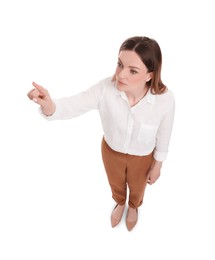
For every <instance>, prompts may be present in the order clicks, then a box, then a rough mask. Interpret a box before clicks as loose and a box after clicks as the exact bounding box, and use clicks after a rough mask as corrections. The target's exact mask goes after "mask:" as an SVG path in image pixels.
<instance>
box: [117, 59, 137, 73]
mask: <svg viewBox="0 0 215 260" xmlns="http://www.w3.org/2000/svg"><path fill="white" fill-rule="evenodd" d="M118 60H119V61H120V63H122V65H123V62H122V61H121V60H120V58H118ZM128 67H129V68H132V69H138V70H140V68H138V67H135V66H128Z"/></svg>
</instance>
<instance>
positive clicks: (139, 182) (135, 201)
mask: <svg viewBox="0 0 215 260" xmlns="http://www.w3.org/2000/svg"><path fill="white" fill-rule="evenodd" d="M152 162H153V154H152V153H151V154H149V155H146V156H134V155H127V182H128V187H129V201H128V204H129V206H130V207H132V208H137V207H139V206H141V205H142V203H143V197H144V192H145V188H146V185H147V181H148V171H149V169H150V167H151V165H152Z"/></svg>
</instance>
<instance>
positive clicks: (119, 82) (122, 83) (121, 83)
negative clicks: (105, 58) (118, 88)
mask: <svg viewBox="0 0 215 260" xmlns="http://www.w3.org/2000/svg"><path fill="white" fill-rule="evenodd" d="M118 84H119V85H127V84H126V83H124V82H122V81H120V80H118Z"/></svg>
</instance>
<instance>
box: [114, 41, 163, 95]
mask: <svg viewBox="0 0 215 260" xmlns="http://www.w3.org/2000/svg"><path fill="white" fill-rule="evenodd" d="M122 50H131V51H135V52H136V53H137V55H138V56H139V57H140V59H141V60H142V62H143V63H144V64H145V66H146V68H147V69H148V72H152V78H151V80H149V81H148V82H146V85H147V86H148V87H149V88H151V92H152V93H153V94H162V93H164V92H165V90H166V86H165V85H164V84H163V82H162V80H161V66H162V54H161V49H160V47H159V45H158V43H157V42H156V41H155V40H154V39H150V38H148V37H140V36H135V37H131V38H128V39H127V40H125V41H124V42H123V43H122V45H121V47H120V49H119V52H120V51H122Z"/></svg>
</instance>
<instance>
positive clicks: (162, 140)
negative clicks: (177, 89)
mask: <svg viewBox="0 0 215 260" xmlns="http://www.w3.org/2000/svg"><path fill="white" fill-rule="evenodd" d="M174 115H175V100H174V97H173V99H172V102H171V104H170V106H169V108H168V111H167V112H166V113H165V115H164V117H163V119H162V120H161V123H160V126H159V128H158V132H157V137H156V146H155V151H154V158H155V160H157V161H164V160H165V159H166V157H167V153H168V147H169V142H170V137H171V133H172V127H173V121H174Z"/></svg>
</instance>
